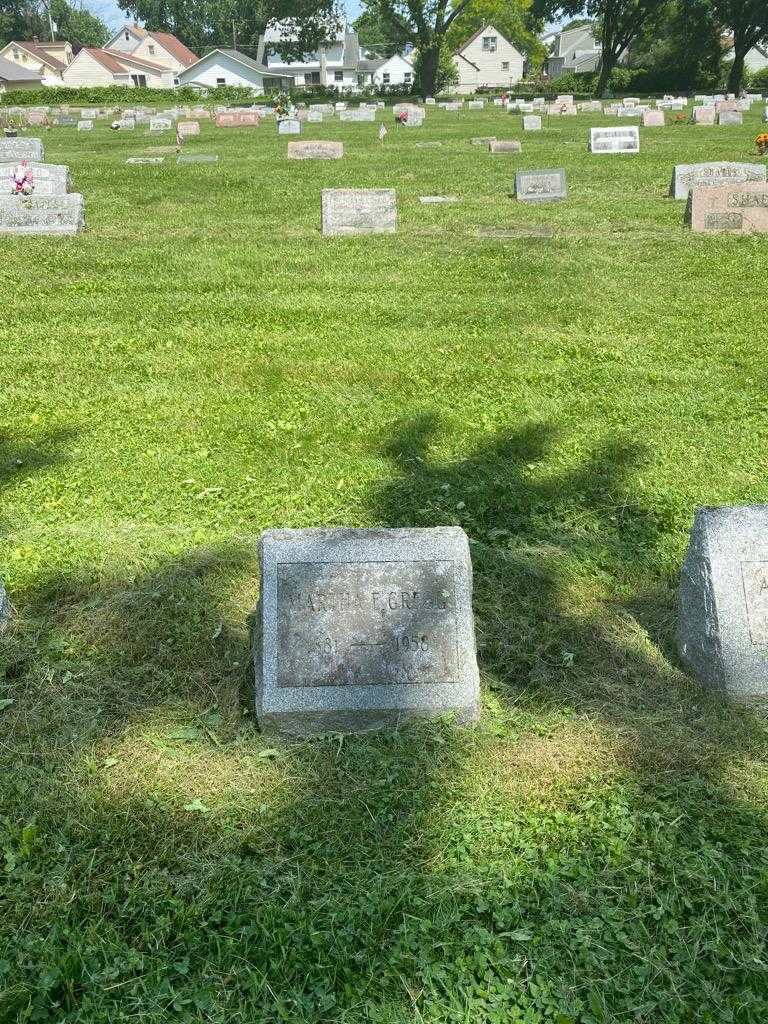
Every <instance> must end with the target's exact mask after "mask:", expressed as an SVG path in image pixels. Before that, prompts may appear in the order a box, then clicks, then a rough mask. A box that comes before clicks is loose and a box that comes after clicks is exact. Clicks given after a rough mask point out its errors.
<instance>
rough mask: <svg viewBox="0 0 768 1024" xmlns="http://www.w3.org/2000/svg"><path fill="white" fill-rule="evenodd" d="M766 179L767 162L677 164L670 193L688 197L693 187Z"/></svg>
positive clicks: (682, 197)
mask: <svg viewBox="0 0 768 1024" xmlns="http://www.w3.org/2000/svg"><path fill="white" fill-rule="evenodd" d="M765 180H766V167H765V164H742V163H732V162H730V161H727V160H719V161H714V162H712V163H708V164H676V165H675V170H674V173H673V174H672V184H671V186H670V189H669V194H670V195H671V196H672V197H673V199H687V198H688V195H689V193H690V191H691V189H693V188H697V189H698V188H719V187H720V186H721V185H738V184H741V183H742V182H744V181H765Z"/></svg>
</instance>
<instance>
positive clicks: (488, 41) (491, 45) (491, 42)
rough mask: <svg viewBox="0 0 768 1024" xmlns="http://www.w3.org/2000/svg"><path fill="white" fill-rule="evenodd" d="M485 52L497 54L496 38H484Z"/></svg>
mask: <svg viewBox="0 0 768 1024" xmlns="http://www.w3.org/2000/svg"><path fill="white" fill-rule="evenodd" d="M483 50H485V52H486V53H496V36H483Z"/></svg>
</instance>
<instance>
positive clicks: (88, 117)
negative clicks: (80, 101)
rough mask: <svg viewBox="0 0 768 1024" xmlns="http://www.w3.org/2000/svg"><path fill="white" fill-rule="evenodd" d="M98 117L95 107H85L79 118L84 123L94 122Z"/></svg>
mask: <svg viewBox="0 0 768 1024" xmlns="http://www.w3.org/2000/svg"><path fill="white" fill-rule="evenodd" d="M98 116H99V112H98V110H96V108H95V107H93V108H92V107H85V108H84V109H83V110H81V111H80V117H81V118H82V119H83V120H84V121H95V120H96V118H97V117H98Z"/></svg>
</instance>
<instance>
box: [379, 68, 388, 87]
mask: <svg viewBox="0 0 768 1024" xmlns="http://www.w3.org/2000/svg"><path fill="white" fill-rule="evenodd" d="M381 80H382V82H383V83H384V85H389V72H388V71H385V72H384V74H383V75H382V76H381Z"/></svg>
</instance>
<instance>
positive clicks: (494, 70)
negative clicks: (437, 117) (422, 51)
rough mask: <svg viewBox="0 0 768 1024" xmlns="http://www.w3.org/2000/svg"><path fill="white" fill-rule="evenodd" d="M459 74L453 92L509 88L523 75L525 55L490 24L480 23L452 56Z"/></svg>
mask: <svg viewBox="0 0 768 1024" xmlns="http://www.w3.org/2000/svg"><path fill="white" fill-rule="evenodd" d="M453 62H454V64H455V65H456V70H457V71H458V73H459V81H458V84H457V85H456V87H455V91H456V92H459V93H472V92H475V91H476V90H477V89H481V88H497V89H504V88H507V89H508V88H509V87H510V86H511V85H514V84H515V83H516V82H519V81H520V79H521V78H522V77H523V69H524V67H525V57H524V56H523V54H522V53H520V51H519V50H518V49H517V47H516V46H514V44H513V43H510V41H509V40H508V39H506V38H505V37H504V36H503V35H502V34H501V32H499V31H498V30H497V29H495V28H494V27H493V25H483V27H482V28H480V29H478V30H477V32H475V34H474V35H473V36H472V37H471V38H470V39H468V40H467V41H466V43H464V45H463V46H460V47H459V48H458V50H456V52H455V53H454V55H453Z"/></svg>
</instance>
